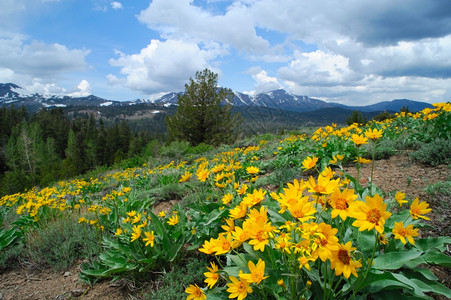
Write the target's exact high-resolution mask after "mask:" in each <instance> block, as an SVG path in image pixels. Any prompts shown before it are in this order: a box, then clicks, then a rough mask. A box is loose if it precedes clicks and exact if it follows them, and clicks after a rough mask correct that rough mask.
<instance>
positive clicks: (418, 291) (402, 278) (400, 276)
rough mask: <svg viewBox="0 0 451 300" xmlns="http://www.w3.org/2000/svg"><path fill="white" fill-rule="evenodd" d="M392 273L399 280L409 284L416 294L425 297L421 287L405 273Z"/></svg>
mask: <svg viewBox="0 0 451 300" xmlns="http://www.w3.org/2000/svg"><path fill="white" fill-rule="evenodd" d="M392 275H393V276H394V277H395V278H397V279H398V280H399V281H401V282H403V283H405V284H407V285H409V286H410V287H411V288H412V289H413V292H414V294H415V295H416V296H420V297H425V296H426V295H425V294H424V293H423V291H422V290H421V288H420V287H419V286H418V285H417V284H416V283H415V282H413V281H412V280H410V279H409V278H407V277H406V276H404V275H403V274H397V273H392Z"/></svg>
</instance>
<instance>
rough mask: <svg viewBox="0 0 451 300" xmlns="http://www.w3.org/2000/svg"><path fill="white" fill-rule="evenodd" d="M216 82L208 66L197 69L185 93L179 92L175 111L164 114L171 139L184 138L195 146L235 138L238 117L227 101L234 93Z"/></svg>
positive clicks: (186, 86) (215, 76)
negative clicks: (171, 113)
mask: <svg viewBox="0 0 451 300" xmlns="http://www.w3.org/2000/svg"><path fill="white" fill-rule="evenodd" d="M217 83H218V75H217V74H214V73H213V72H211V71H210V70H208V69H205V70H203V71H202V72H196V77H195V79H192V78H190V83H189V84H186V85H185V93H184V94H183V95H179V96H178V107H177V111H176V113H175V114H174V115H173V116H171V117H168V118H166V125H167V127H168V130H169V134H170V136H171V137H172V138H173V139H181V140H186V141H188V142H189V143H191V144H192V145H195V146H196V145H198V144H200V143H206V144H211V145H219V144H221V143H226V142H230V141H232V140H233V139H234V135H235V134H236V132H235V131H236V129H237V125H238V118H237V116H234V115H232V113H231V111H230V110H231V105H230V104H228V103H229V102H230V100H231V98H232V97H233V93H232V91H231V90H229V89H225V88H218V87H217ZM222 102H225V103H226V104H224V105H223V104H222Z"/></svg>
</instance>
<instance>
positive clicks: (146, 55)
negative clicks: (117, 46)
mask: <svg viewBox="0 0 451 300" xmlns="http://www.w3.org/2000/svg"><path fill="white" fill-rule="evenodd" d="M225 53H226V52H224V50H223V49H222V48H221V47H219V46H218V45H216V44H214V43H211V44H208V45H205V47H199V46H198V45H197V44H196V43H194V42H186V41H182V40H167V41H164V42H163V41H159V40H152V41H151V42H150V44H149V45H148V46H147V47H146V48H144V49H142V50H141V51H140V52H139V53H137V54H125V53H121V52H117V54H118V55H119V58H117V59H111V60H110V64H111V65H112V66H116V67H120V68H121V70H120V73H121V74H122V75H123V76H122V77H117V76H115V75H113V74H109V75H108V76H107V80H108V82H109V83H110V84H123V85H125V86H126V87H128V88H130V89H132V90H138V91H141V92H144V93H147V94H154V93H159V92H162V91H165V92H170V91H179V90H182V89H183V87H184V84H185V83H186V82H187V79H188V78H190V77H193V76H194V75H195V73H196V71H201V70H202V69H204V68H209V69H211V70H213V71H215V72H216V73H218V72H219V71H218V70H216V69H215V68H214V67H213V66H212V65H211V64H210V61H212V60H214V59H216V58H217V57H218V56H221V55H223V54H225Z"/></svg>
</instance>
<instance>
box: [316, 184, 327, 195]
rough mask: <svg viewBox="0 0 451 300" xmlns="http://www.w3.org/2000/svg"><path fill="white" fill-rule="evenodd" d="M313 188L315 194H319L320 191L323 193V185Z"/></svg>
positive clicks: (324, 189)
mask: <svg viewBox="0 0 451 300" xmlns="http://www.w3.org/2000/svg"><path fill="white" fill-rule="evenodd" d="M314 190H315V192H316V193H317V194H321V193H325V192H326V188H325V187H324V186H321V185H317V186H315V188H314Z"/></svg>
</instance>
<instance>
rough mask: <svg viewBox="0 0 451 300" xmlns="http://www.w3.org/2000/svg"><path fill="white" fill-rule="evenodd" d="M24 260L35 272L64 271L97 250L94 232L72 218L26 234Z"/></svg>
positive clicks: (56, 221)
mask: <svg viewBox="0 0 451 300" xmlns="http://www.w3.org/2000/svg"><path fill="white" fill-rule="evenodd" d="M25 238H26V243H25V245H26V247H25V249H24V252H23V254H22V256H24V258H23V259H24V260H28V261H29V263H31V264H32V265H34V266H35V267H38V268H51V269H53V270H55V271H62V270H67V269H68V267H70V266H71V265H72V264H73V263H74V262H75V261H77V260H78V259H81V258H84V257H86V256H88V255H92V254H94V253H90V252H91V251H94V252H95V251H96V249H97V248H98V247H97V245H98V243H97V238H96V232H95V230H94V229H93V228H91V227H85V226H83V225H80V224H78V223H77V220H76V219H75V218H73V217H64V218H61V219H56V220H55V221H52V222H51V223H48V224H46V226H45V227H41V228H35V229H33V230H30V231H29V232H28V233H27V234H26V237H25Z"/></svg>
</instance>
